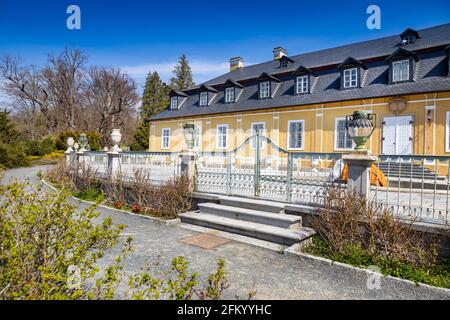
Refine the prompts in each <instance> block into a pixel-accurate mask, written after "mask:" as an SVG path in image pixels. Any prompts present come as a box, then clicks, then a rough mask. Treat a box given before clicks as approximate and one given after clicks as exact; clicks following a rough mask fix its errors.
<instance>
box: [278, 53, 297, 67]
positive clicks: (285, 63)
mask: <svg viewBox="0 0 450 320" xmlns="http://www.w3.org/2000/svg"><path fill="white" fill-rule="evenodd" d="M278 61H279V62H280V68H287V67H289V63H294V60H292V59H291V58H288V57H286V56H282V57H281V58H279V59H278Z"/></svg>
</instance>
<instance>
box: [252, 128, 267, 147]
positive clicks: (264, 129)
mask: <svg viewBox="0 0 450 320" xmlns="http://www.w3.org/2000/svg"><path fill="white" fill-rule="evenodd" d="M254 124H262V125H263V132H262V135H263V136H265V135H266V122H265V121H256V122H251V123H250V136H254V135H255V134H256V132H255V133H253V125H254ZM250 149H251V150H255V145H254V143H253V140H251V141H250ZM261 150H264V144H262V145H261Z"/></svg>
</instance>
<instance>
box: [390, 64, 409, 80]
mask: <svg viewBox="0 0 450 320" xmlns="http://www.w3.org/2000/svg"><path fill="white" fill-rule="evenodd" d="M408 80H409V60H402V61H394V62H393V63H392V81H393V82H400V81H408Z"/></svg>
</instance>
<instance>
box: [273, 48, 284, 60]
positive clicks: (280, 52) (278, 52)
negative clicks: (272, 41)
mask: <svg viewBox="0 0 450 320" xmlns="http://www.w3.org/2000/svg"><path fill="white" fill-rule="evenodd" d="M272 52H273V59H274V60H278V59H281V58H282V57H284V56H285V55H287V51H286V49H285V48H283V47H276V48H275V49H273V51H272Z"/></svg>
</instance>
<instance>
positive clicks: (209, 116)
mask: <svg viewBox="0 0 450 320" xmlns="http://www.w3.org/2000/svg"><path fill="white" fill-rule="evenodd" d="M433 100H434V101H450V98H439V99H433ZM428 101H429V100H411V101H408V103H422V102H428ZM326 103H331V102H326ZM309 105H314V104H309ZM309 105H298V106H295V105H294V106H286V107H274V109H276V108H295V107H300V108H303V107H307V106H309ZM387 105H389V103H386V102H383V103H373V104H371V103H366V104H356V105H348V106H341V107H325V108H322V107H320V108H314V109H302V110H285V111H278V112H279V113H280V114H285V113H292V112H312V111H317V110H322V111H328V110H342V109H356V108H364V107H371V108H373V107H383V106H387ZM248 111H249V110H243V111H236V112H234V113H232V114H231V113H230V115H223V116H215V117H214V116H212V115H209V114H207V115H201V114H200V115H191V116H186V117H183V121H189V120H199V119H222V118H234V117H236V116H237V115H242V117H253V116H260V115H266V114H267V112H258V113H246V112H248ZM199 116H200V117H202V118H198V117H199ZM179 121H181V120H180V118H178V119H173V120H153V121H152V122H153V123H158V124H161V123H168V122H179Z"/></svg>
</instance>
